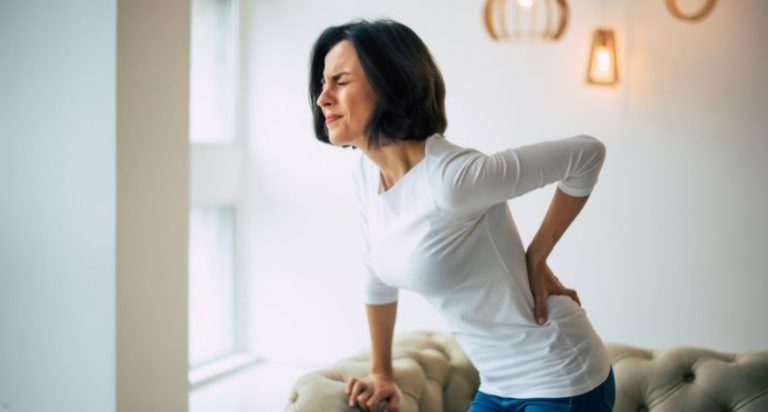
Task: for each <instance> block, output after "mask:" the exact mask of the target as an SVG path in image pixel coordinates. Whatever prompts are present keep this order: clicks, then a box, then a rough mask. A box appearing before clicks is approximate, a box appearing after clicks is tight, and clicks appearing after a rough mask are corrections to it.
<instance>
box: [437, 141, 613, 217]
mask: <svg viewBox="0 0 768 412" xmlns="http://www.w3.org/2000/svg"><path fill="white" fill-rule="evenodd" d="M604 160H605V145H604V144H603V143H602V142H601V141H599V140H597V139H596V138H594V137H591V136H586V135H579V136H573V137H568V138H564V139H557V140H550V141H544V142H540V143H535V144H531V145H527V146H521V147H517V148H511V149H507V150H503V151H500V152H497V153H494V154H491V155H486V154H483V153H481V152H479V151H477V150H473V149H463V150H460V151H456V152H455V153H452V154H451V155H450V156H446V157H445V158H444V159H443V161H442V162H441V164H440V165H439V175H440V185H439V186H441V187H440V190H438V191H437V192H438V193H437V194H436V195H435V197H436V199H435V201H436V203H437V205H438V207H441V208H445V209H452V210H458V211H465V212H469V211H477V210H481V209H483V208H488V207H491V206H493V205H495V204H497V203H500V202H504V201H507V200H509V199H512V198H514V197H517V196H520V195H522V194H524V193H527V192H529V191H531V190H534V189H538V188H540V187H543V186H546V185H548V184H550V183H553V182H559V184H558V187H559V188H560V190H562V191H563V192H565V193H566V194H568V195H571V196H577V197H584V196H588V195H589V194H590V193H591V192H592V189H593V188H594V186H595V184H596V183H597V176H598V174H599V173H600V169H601V168H602V165H603V161H604Z"/></svg>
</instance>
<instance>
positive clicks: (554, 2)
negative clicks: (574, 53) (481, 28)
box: [483, 0, 570, 41]
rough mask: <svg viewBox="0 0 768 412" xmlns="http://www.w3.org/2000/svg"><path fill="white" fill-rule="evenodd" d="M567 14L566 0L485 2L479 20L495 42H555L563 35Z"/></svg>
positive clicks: (489, 0)
mask: <svg viewBox="0 0 768 412" xmlns="http://www.w3.org/2000/svg"><path fill="white" fill-rule="evenodd" d="M569 15H570V11H569V9H568V3H566V0H486V2H485V10H484V13H483V18H484V20H485V29H486V30H487V31H488V34H489V35H490V36H491V38H492V39H493V40H496V41H509V40H511V39H520V40H526V39H543V40H557V39H559V38H560V36H562V35H563V33H564V32H565V28H566V26H567V25H568V16H569ZM510 31H511V34H510Z"/></svg>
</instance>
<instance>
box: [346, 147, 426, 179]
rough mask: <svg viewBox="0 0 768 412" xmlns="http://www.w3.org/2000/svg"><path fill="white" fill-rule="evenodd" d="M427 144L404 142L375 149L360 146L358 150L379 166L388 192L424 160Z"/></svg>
mask: <svg viewBox="0 0 768 412" xmlns="http://www.w3.org/2000/svg"><path fill="white" fill-rule="evenodd" d="M425 143H426V141H425V140H417V141H402V142H398V143H396V144H390V145H388V146H381V147H379V148H375V149H374V148H371V147H368V146H366V147H362V146H358V149H360V150H362V151H363V153H364V154H365V155H366V156H368V158H369V159H371V161H373V162H374V163H376V164H377V165H378V166H379V169H380V170H381V179H382V183H383V185H384V190H387V189H389V188H390V187H392V186H394V185H395V183H397V181H398V180H400V178H401V177H403V176H404V175H405V174H406V173H408V171H409V170H411V168H412V167H413V166H414V165H416V164H417V163H419V162H420V161H421V159H423V158H424V149H425Z"/></svg>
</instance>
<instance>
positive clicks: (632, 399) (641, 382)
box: [285, 331, 768, 412]
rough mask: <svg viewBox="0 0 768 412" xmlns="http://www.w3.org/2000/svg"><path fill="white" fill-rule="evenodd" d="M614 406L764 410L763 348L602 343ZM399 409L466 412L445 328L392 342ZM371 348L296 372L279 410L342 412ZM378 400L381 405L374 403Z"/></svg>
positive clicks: (472, 383) (459, 361)
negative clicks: (349, 384)
mask: <svg viewBox="0 0 768 412" xmlns="http://www.w3.org/2000/svg"><path fill="white" fill-rule="evenodd" d="M606 348H607V349H608V353H609V355H610V358H611V363H612V364H613V370H614V375H615V378H616V405H615V407H614V411H616V412H630V411H631V412H638V411H648V412H685V411H695V412H710V411H712V412H723V411H739V412H768V351H759V352H749V353H738V354H733V353H718V352H715V351H712V350H708V349H703V348H693V347H676V348H669V349H652V350H648V349H639V348H635V347H631V346H627V345H623V344H617V343H607V344H606ZM392 358H393V359H392V364H393V367H394V372H395V381H396V383H397V386H398V387H399V389H400V391H401V402H400V408H399V412H417V411H418V412H443V411H444V412H459V411H461V412H466V411H467V410H468V409H469V404H470V403H471V402H472V399H473V398H474V396H475V393H476V391H477V388H478V387H479V386H480V379H479V376H478V374H477V371H476V370H475V368H474V367H473V366H472V363H471V362H470V361H469V359H468V358H467V357H466V355H465V354H464V352H463V351H462V350H461V348H460V347H459V346H458V344H457V342H456V340H455V338H454V337H453V336H452V335H451V334H449V333H446V332H433V331H412V332H405V333H400V334H398V335H397V336H395V339H394V341H393V344H392ZM369 368H370V349H365V350H363V351H362V352H360V353H359V354H358V355H356V356H352V357H349V358H346V359H343V360H340V361H338V362H336V363H334V364H333V365H330V366H328V367H327V368H323V369H320V370H316V371H312V372H309V373H307V374H306V375H304V376H302V377H301V378H300V379H299V380H298V381H297V382H296V383H295V384H294V386H293V389H292V390H291V393H290V395H289V400H288V405H287V406H286V408H285V411H286V412H342V411H344V412H347V411H355V410H359V409H353V408H350V407H349V406H348V405H347V397H346V394H345V393H344V384H345V382H346V381H347V380H348V379H349V378H352V377H362V376H365V375H366V374H367V373H368V371H369ZM381 405H383V403H382V404H381Z"/></svg>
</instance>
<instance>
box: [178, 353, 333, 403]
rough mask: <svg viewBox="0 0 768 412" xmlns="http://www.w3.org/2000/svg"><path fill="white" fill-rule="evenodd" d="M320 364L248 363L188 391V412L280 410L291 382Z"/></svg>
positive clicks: (285, 401)
mask: <svg viewBox="0 0 768 412" xmlns="http://www.w3.org/2000/svg"><path fill="white" fill-rule="evenodd" d="M320 367H321V366H320V365H307V364H280V363H263V364H257V365H253V366H250V367H248V368H245V369H242V370H240V371H237V372H235V373H233V374H230V375H227V376H224V377H222V378H220V379H218V380H214V381H211V382H208V383H205V384H203V385H201V386H198V387H196V388H194V389H192V390H191V391H190V392H189V411H190V412H263V411H269V412H271V411H282V410H284V409H285V407H286V406H287V405H288V395H289V394H290V391H291V388H292V387H293V383H294V382H296V380H297V379H298V378H299V377H301V376H302V375H304V374H305V373H308V372H310V371H312V370H315V369H319V368H320Z"/></svg>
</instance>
